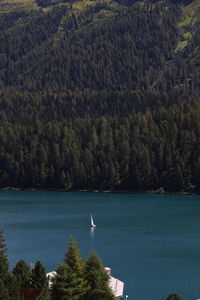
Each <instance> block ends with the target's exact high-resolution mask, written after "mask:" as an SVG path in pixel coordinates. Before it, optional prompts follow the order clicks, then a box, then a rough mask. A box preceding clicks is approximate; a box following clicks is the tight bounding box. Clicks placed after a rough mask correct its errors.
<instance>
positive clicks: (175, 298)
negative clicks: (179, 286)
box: [166, 294, 181, 300]
mask: <svg viewBox="0 0 200 300" xmlns="http://www.w3.org/2000/svg"><path fill="white" fill-rule="evenodd" d="M180 299H181V298H180V297H179V296H178V295H177V294H171V295H169V296H168V297H167V299H166V300H180Z"/></svg>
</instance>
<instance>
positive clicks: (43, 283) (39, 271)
mask: <svg viewBox="0 0 200 300" xmlns="http://www.w3.org/2000/svg"><path fill="white" fill-rule="evenodd" d="M31 286H32V287H33V288H47V286H48V280H47V277H46V272H45V268H44V266H43V265H42V264H41V262H40V261H37V262H36V264H35V267H34V268H33V270H32V274H31Z"/></svg>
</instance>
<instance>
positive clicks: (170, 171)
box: [0, 0, 200, 192]
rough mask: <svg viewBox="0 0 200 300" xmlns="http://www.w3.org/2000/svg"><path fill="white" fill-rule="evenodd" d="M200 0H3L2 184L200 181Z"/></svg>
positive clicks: (179, 186)
mask: <svg viewBox="0 0 200 300" xmlns="http://www.w3.org/2000/svg"><path fill="white" fill-rule="evenodd" d="M199 21H200V0H194V1H163V2H160V1H149V2H148V1H145V2H144V1H139V2H135V1H131V0H130V1H125V0H121V1H111V0H101V1H99V0H93V1H90V0H82V1H73V0H71V1H65V0H61V1H60V0H56V1H55V0H46V1H45V0H37V1H32V0H19V1H14V0H13V1H9V2H8V1H3V0H1V1H0V29H1V30H0V139H1V145H0V174H1V176H0V187H7V186H14V187H20V188H31V187H34V188H65V189H114V190H116V189H118V190H123V189H124V190H133V191H146V190H159V189H160V190H163V189H164V190H166V191H172V192H174V191H181V190H183V191H189V192H193V191H199V190H200V183H199V172H200V164H199V162H200V152H199V147H200V144H199V141H200V136H199V132H200V128H199V126H200V125H199V113H200V105H199V95H200V48H199V47H200V22H199Z"/></svg>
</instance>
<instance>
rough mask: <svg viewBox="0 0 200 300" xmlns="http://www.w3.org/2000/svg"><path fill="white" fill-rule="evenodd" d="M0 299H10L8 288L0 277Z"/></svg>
mask: <svg viewBox="0 0 200 300" xmlns="http://www.w3.org/2000/svg"><path fill="white" fill-rule="evenodd" d="M0 300H10V299H9V294H8V289H7V288H6V286H5V284H4V282H3V280H2V279H1V278H0Z"/></svg>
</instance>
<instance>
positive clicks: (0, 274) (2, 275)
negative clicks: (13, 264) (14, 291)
mask: <svg viewBox="0 0 200 300" xmlns="http://www.w3.org/2000/svg"><path fill="white" fill-rule="evenodd" d="M8 274H9V273H8V260H7V257H6V256H5V255H4V253H3V252H1V251H0V279H1V280H2V281H3V282H4V283H5V282H6V281H7V278H8Z"/></svg>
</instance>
